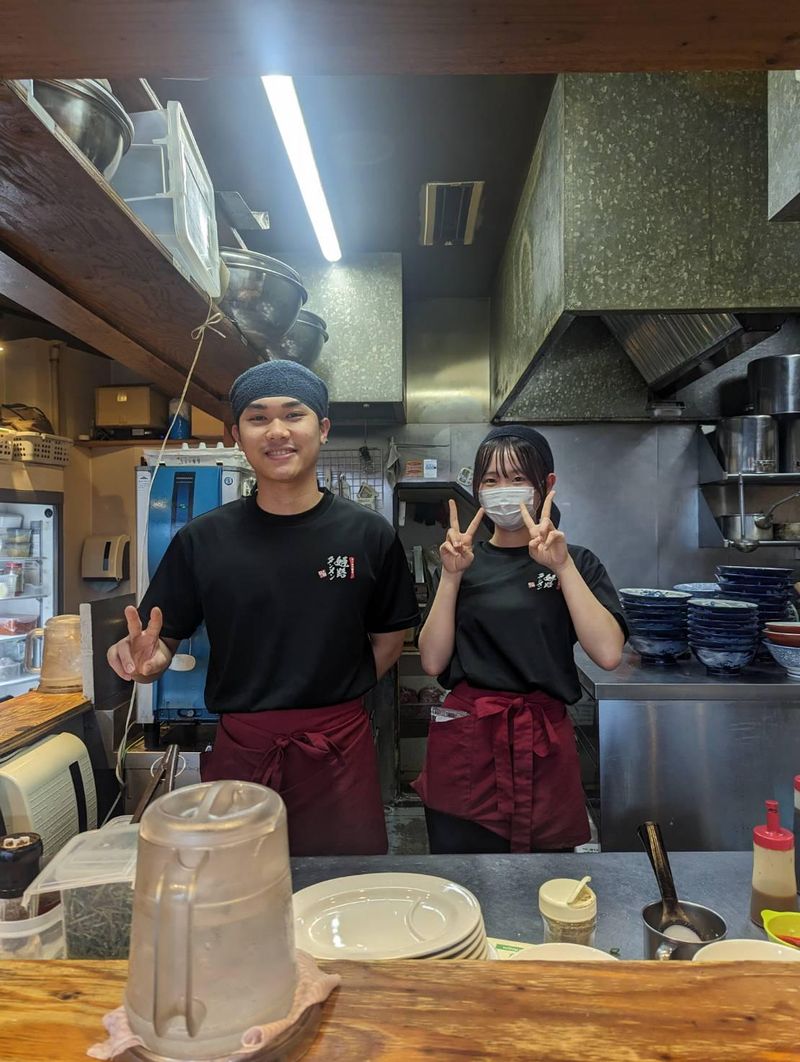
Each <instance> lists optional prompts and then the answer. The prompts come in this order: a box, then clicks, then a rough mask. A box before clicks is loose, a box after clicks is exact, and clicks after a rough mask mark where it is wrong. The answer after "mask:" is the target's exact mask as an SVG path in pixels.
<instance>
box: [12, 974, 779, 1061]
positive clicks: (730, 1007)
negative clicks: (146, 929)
mask: <svg viewBox="0 0 800 1062" xmlns="http://www.w3.org/2000/svg"><path fill="white" fill-rule="evenodd" d="M320 965H321V966H322V967H323V968H324V969H326V970H328V971H336V972H337V973H341V975H342V978H343V983H342V986H341V988H339V989H337V990H336V991H335V992H334V993H333V994H332V996H331V997H330V998H329V999H328V1001H327V1002H326V1003H325V1005H324V1009H323V1020H322V1025H321V1027H320V1030H319V1033H318V1034H317V1037H316V1040H315V1041H314V1044H313V1045H312V1047H311V1049H310V1050H309V1052H308V1054H307V1055H306V1056H305V1057H306V1058H307V1059H308V1060H309V1062H322V1060H325V1062H328V1060H331V1062H333V1060H343V1062H350V1060H352V1062H364V1060H377V1062H409V1060H413V1059H434V1060H440V1059H441V1060H448V1059H461V1060H464V1059H537V1060H554V1062H562V1060H563V1062H584V1060H596V1062H601V1060H602V1062H640V1060H648V1062H649V1060H651V1059H652V1060H665V1059H669V1060H692V1062H728V1060H737V1062H738V1060H741V1062H759V1060H763V1062H767V1060H769V1062H779V1060H784V1059H800V976H799V975H798V971H797V967H796V966H795V965H794V964H793V963H786V964H773V963H725V964H711V963H709V964H706V965H701V964H698V963H694V964H693V963H684V962H666V963H657V962H619V963H613V964H612V963H584V964H580V965H579V964H572V963H540V962H536V963H533V962H512V961H508V960H505V961H501V962H463V963H458V962H383V963H321V964H320ZM125 978H126V963H124V962H56V961H53V962H3V963H0V1059H2V1062H48V1060H51V1059H56V1060H58V1062H73V1060H78V1059H83V1058H85V1057H86V1049H87V1048H88V1047H89V1046H90V1045H91V1044H93V1043H95V1042H98V1041H100V1040H102V1039H103V1038H104V1033H103V1029H102V1026H101V1017H102V1015H103V1014H104V1013H105V1012H106V1011H108V1010H111V1009H113V1008H114V1007H115V1006H117V1005H119V1003H120V1001H121V999H122V993H123V990H124V986H125ZM223 983H224V978H223Z"/></svg>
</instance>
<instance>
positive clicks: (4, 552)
mask: <svg viewBox="0 0 800 1062" xmlns="http://www.w3.org/2000/svg"><path fill="white" fill-rule="evenodd" d="M30 555H31V532H30V530H28V529H26V530H20V529H14V530H8V529H7V530H5V531H0V556H2V557H30Z"/></svg>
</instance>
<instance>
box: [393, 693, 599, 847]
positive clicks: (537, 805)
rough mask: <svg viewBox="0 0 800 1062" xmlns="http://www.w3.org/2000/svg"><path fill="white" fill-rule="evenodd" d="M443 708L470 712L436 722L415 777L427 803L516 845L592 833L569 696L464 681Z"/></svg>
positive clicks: (565, 843) (570, 843) (570, 842)
mask: <svg viewBox="0 0 800 1062" xmlns="http://www.w3.org/2000/svg"><path fill="white" fill-rule="evenodd" d="M442 707H443V708H448V709H454V710H456V711H459V712H464V713H466V714H465V715H462V716H460V717H458V718H453V719H448V720H447V721H445V722H433V721H432V722H431V724H430V729H429V732H428V747H427V752H426V755H425V765H424V767H423V769H422V774H421V775H420V776H419V778H418V779H417V780H416V781H415V782H414V783H413V786H414V789H415V790H416V791H417V793H418V794H419V796H420V798H421V799H422V802H423V803H424V804H426V805H427V806H428V807H430V808H433V810H434V811H443V812H445V813H446V814H448V815H456V816H457V817H458V818H461V819H469V820H470V821H472V822H477V823H479V824H480V825H481V826H485V827H486V828H487V829H489V830H493V831H494V832H495V833H498V834H500V835H501V836H502V837H506V838H507V839H508V840H509V841H510V843H511V851H512V852H528V851H530V850H531V849H532V848H536V849H550V848H572V847H574V846H575V845H579V844H584V843H585V842H586V841H588V840H589V837H590V831H589V820H588V816H587V814H586V804H585V800H584V795H583V786H582V785H581V773H580V762H579V759H578V749H577V746H576V743H575V731H574V730H573V727H572V721H571V719H570V718H569V715H568V714H567V710H566V708H565V707H564V705H563V704H562V703H561V701H557V700H554V699H553V698H552V697H548V696H547V695H546V694H544V693H530V694H515V693H501V692H497V691H495V690H479V689H475V688H474V687H472V686H469V685H467V683H465V682H462V683H459V685H458V686H456V688H455V689H454V690H453V691H452V693H449V694H448V696H447V698H446V699H445V701H444V704H443V705H442Z"/></svg>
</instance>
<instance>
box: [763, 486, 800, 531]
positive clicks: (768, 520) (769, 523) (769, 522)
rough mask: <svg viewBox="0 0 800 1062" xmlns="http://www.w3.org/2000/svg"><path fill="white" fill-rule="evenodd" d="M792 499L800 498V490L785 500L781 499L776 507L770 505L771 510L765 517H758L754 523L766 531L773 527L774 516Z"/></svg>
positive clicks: (788, 495)
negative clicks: (777, 510)
mask: <svg viewBox="0 0 800 1062" xmlns="http://www.w3.org/2000/svg"><path fill="white" fill-rule="evenodd" d="M792 498H800V490H796V491H793V492H792V493H791V494H787V495H786V497H785V498H781V500H780V501H776V502H775V504H774V505H770V507H769V509H767V511H766V512H765V513H764V515H763V516H757V517H756V518H755V520H754V521H753V522H754V524H755V525H756V527H761V528H763V529H764V530H766V529H767V528H769V527H772V524H773V519H772V514H773V513H774V512H775V510H776V509H778V508H779V507H780V506H781V505H785V503H786V502H788V501H791V500H792Z"/></svg>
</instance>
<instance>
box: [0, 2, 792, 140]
mask: <svg viewBox="0 0 800 1062" xmlns="http://www.w3.org/2000/svg"><path fill="white" fill-rule="evenodd" d="M2 10H3V26H4V29H5V30H6V32H4V33H2V34H0V75H2V76H3V77H15V78H16V77H31V76H39V77H87V76H98V75H99V76H103V77H109V78H114V77H156V76H158V77H170V76H183V77H192V76H194V77H211V76H220V77H224V76H227V77H243V76H247V75H250V76H256V75H260V74H267V73H271V72H275V73H292V74H310V75H313V74H398V73H412V74H519V73H553V72H558V71H581V70H582V71H600V72H602V71H624V70H766V69H777V68H781V67H782V68H784V69H790V68H795V67H800V14H799V13H798V4H797V3H796V0H722V2H721V0H436V2H435V3H432V2H431V0H293V2H291V3H277V2H275V0H169V3H168V4H165V3H164V0H116V2H115V3H109V2H108V0H69V2H67V0H4V3H3V9H2ZM232 120H235V116H233V118H232Z"/></svg>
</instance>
